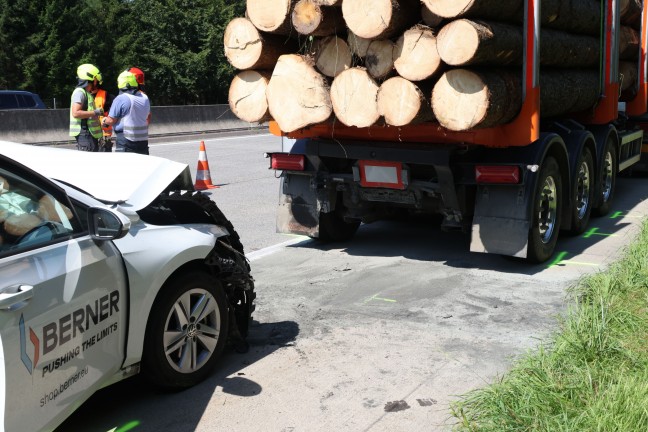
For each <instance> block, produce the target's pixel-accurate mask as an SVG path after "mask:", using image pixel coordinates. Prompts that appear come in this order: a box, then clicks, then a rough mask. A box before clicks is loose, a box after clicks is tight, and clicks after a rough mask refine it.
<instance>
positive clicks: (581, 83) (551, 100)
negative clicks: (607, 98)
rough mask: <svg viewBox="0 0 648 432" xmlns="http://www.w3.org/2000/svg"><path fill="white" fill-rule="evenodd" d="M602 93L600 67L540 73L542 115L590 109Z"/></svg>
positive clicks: (550, 115) (553, 115) (549, 115)
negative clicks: (598, 69)
mask: <svg viewBox="0 0 648 432" xmlns="http://www.w3.org/2000/svg"><path fill="white" fill-rule="evenodd" d="M599 96H600V94H599V75H598V71H597V70H587V69H582V70H576V69H560V70H558V69H555V70H551V71H543V72H542V73H541V74H540V116H541V117H555V116H560V115H564V114H569V113H578V112H583V111H586V110H589V109H591V108H593V107H594V105H595V104H596V102H597V101H598V99H599Z"/></svg>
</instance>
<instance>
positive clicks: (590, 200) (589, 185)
mask: <svg viewBox="0 0 648 432" xmlns="http://www.w3.org/2000/svg"><path fill="white" fill-rule="evenodd" d="M593 175H594V158H593V157H592V152H591V151H590V150H589V149H588V148H587V147H583V151H582V153H581V154H580V158H579V160H578V165H577V170H576V175H575V178H574V185H573V187H572V203H573V206H572V211H571V229H570V230H569V232H570V234H574V235H576V234H581V233H582V232H584V231H585V229H586V228H587V224H588V223H589V219H590V214H591V213H592V206H593V204H594V181H593Z"/></svg>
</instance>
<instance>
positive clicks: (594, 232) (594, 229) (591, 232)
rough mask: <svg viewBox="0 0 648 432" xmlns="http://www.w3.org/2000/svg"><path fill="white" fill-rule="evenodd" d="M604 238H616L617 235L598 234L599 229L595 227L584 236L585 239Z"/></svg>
mask: <svg viewBox="0 0 648 432" xmlns="http://www.w3.org/2000/svg"><path fill="white" fill-rule="evenodd" d="M595 235H597V236H604V237H616V234H605V233H600V232H598V228H596V227H594V228H592V229H591V230H589V231H587V232H586V233H585V234H583V238H590V237H592V236H595Z"/></svg>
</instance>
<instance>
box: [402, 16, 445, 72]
mask: <svg viewBox="0 0 648 432" xmlns="http://www.w3.org/2000/svg"><path fill="white" fill-rule="evenodd" d="M437 43H438V41H437V38H436V37H435V36H434V31H433V30H432V29H431V28H430V27H426V26H424V25H420V24H418V25H415V26H414V27H412V28H410V29H408V30H407V31H405V32H404V33H403V34H402V35H401V37H400V38H398V41H397V42H396V51H395V59H394V67H395V68H396V72H398V74H399V75H400V76H402V77H403V78H405V79H408V80H410V81H423V80H426V79H428V78H430V77H432V76H434V75H437V76H438V74H439V73H440V71H441V68H442V66H443V64H442V62H441V57H440V56H439V52H438V49H437V48H438V47H437Z"/></svg>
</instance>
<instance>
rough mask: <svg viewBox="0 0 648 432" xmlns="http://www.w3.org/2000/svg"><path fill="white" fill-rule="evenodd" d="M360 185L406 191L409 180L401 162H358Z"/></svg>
mask: <svg viewBox="0 0 648 432" xmlns="http://www.w3.org/2000/svg"><path fill="white" fill-rule="evenodd" d="M358 165H359V167H360V185H361V186H363V187H377V188H389V189H401V190H403V189H405V188H406V187H407V183H408V179H407V175H406V173H405V172H404V170H403V165H402V164H401V163H400V162H384V161H367V160H361V161H359V162H358Z"/></svg>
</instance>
